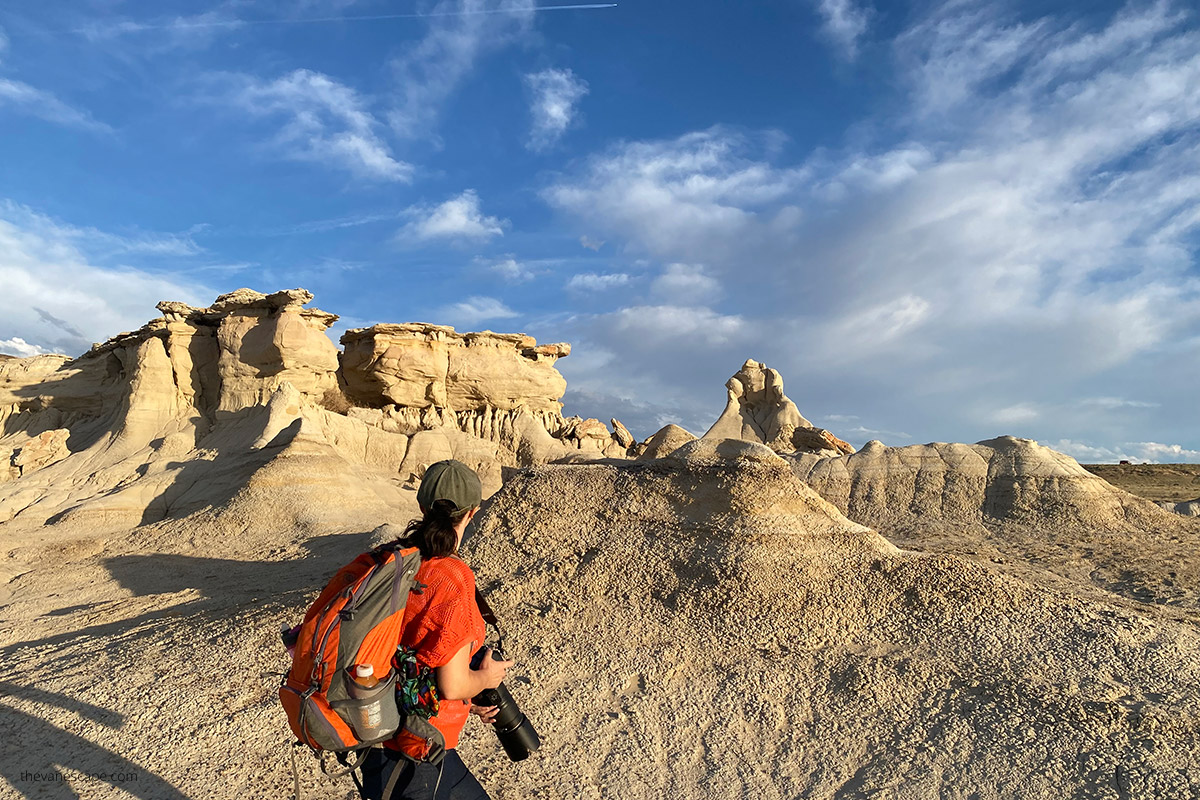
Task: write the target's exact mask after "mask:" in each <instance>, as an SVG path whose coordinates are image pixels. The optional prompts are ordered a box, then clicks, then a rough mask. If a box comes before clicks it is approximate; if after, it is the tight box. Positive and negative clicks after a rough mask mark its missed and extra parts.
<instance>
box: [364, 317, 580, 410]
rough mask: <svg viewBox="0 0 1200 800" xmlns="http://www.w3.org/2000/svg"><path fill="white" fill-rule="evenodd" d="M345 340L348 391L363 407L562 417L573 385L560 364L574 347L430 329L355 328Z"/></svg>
mask: <svg viewBox="0 0 1200 800" xmlns="http://www.w3.org/2000/svg"><path fill="white" fill-rule="evenodd" d="M341 341H342V345H343V347H344V348H345V350H344V352H343V353H342V359H341V360H342V379H343V381H344V384H345V392H346V394H347V396H348V397H349V398H350V399H351V400H352V401H353V402H355V403H357V404H359V405H363V406H368V407H372V408H381V407H383V406H387V405H395V406H398V407H403V408H431V407H434V408H439V409H445V410H448V411H453V412H460V411H483V410H486V409H494V410H497V411H513V410H515V409H518V408H525V409H526V410H528V411H530V412H531V413H535V414H537V413H552V414H557V413H560V412H561V411H562V403H561V402H559V400H560V399H561V398H562V396H563V393H564V392H565V391H566V390H567V382H566V380H565V379H564V378H563V376H562V374H561V373H559V371H558V370H556V369H554V363H555V362H556V361H557V360H558V359H560V358H562V357H563V356H567V355H570V353H571V346H570V345H569V344H546V345H540V346H539V345H538V343H537V341H536V340H535V339H533V338H532V337H530V336H525V335H523V334H509V333H492V332H491V331H483V332H482V333H458V332H457V331H455V330H454V328H450V327H447V326H445V325H426V324H423V323H409V324H404V325H391V324H387V325H373V326H371V327H369V328H355V329H352V330H350V331H347V332H346V333H345V335H343V336H342V339H341Z"/></svg>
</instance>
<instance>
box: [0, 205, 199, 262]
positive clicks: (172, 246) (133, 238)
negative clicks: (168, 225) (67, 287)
mask: <svg viewBox="0 0 1200 800" xmlns="http://www.w3.org/2000/svg"><path fill="white" fill-rule="evenodd" d="M0 219H3V220H6V221H8V222H9V223H10V224H12V225H14V226H17V227H19V228H21V229H24V230H26V231H29V232H31V233H32V234H33V235H36V236H38V237H40V238H41V239H42V240H43V241H46V242H53V243H59V244H62V245H69V246H70V247H72V248H76V247H77V248H79V249H80V250H81V251H83V252H86V253H87V254H88V255H89V256H90V257H91V258H94V259H101V260H104V259H108V258H110V257H113V256H176V257H184V256H194V255H199V254H201V253H203V252H204V248H203V247H201V246H200V245H199V244H198V243H197V242H196V240H195V238H194V237H195V235H196V234H197V233H200V232H202V231H203V230H205V228H206V226H203V225H199V226H195V227H193V228H192V229H191V230H189V231H185V232H182V233H158V232H148V231H138V230H135V231H130V232H127V233H124V234H117V233H112V232H111V231H102V230H98V229H97V228H92V227H86V228H85V227H79V226H77V225H70V224H68V223H65V222H62V221H60V220H54V219H51V218H50V217H47V216H45V215H42V214H38V213H37V212H35V211H33V210H32V209H29V208H27V207H26V206H23V205H20V204H18V203H14V202H13V201H11V200H0Z"/></svg>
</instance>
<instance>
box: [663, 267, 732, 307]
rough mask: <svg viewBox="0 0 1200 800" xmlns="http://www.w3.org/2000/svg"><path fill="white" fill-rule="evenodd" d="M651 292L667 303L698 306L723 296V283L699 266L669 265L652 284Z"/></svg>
mask: <svg viewBox="0 0 1200 800" xmlns="http://www.w3.org/2000/svg"><path fill="white" fill-rule="evenodd" d="M650 291H652V292H653V293H654V294H655V295H656V296H658V297H660V298H662V299H663V300H665V301H666V302H669V303H673V304H676V305H685V306H696V305H704V304H706V303H711V302H712V301H714V300H716V299H717V298H718V297H720V296H721V294H722V290H721V283H720V281H718V280H717V279H716V278H714V277H712V276H711V275H709V274H708V273H707V272H705V270H704V267H703V266H701V265H699V264H668V265H667V266H666V268H665V269H663V271H662V274H661V275H659V276H658V277H657V278H655V279H654V282H653V283H651V284H650Z"/></svg>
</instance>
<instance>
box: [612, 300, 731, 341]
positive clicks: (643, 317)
mask: <svg viewBox="0 0 1200 800" xmlns="http://www.w3.org/2000/svg"><path fill="white" fill-rule="evenodd" d="M611 318H612V322H613V326H614V327H615V328H616V329H617V330H618V331H620V332H622V333H624V334H631V333H632V334H635V335H636V336H638V337H646V338H647V339H651V338H653V339H659V340H661V339H666V340H675V341H678V340H680V339H691V340H693V341H698V342H703V343H705V344H707V345H723V344H726V343H728V342H729V341H730V340H731V339H732V338H733V337H735V336H737V335H738V334H740V333H742V332H743V331H744V329H745V322H744V321H743V320H742V318H741V317H740V316H738V315H736V314H720V313H718V312H716V311H713V310H712V309H711V308H702V307H700V308H697V307H690V306H668V305H661V306H630V307H628V308H622V309H620V310H619V311H616V312H614V313H613V314H612V315H611Z"/></svg>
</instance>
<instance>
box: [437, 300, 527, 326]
mask: <svg viewBox="0 0 1200 800" xmlns="http://www.w3.org/2000/svg"><path fill="white" fill-rule="evenodd" d="M519 316H520V314H518V313H517V312H516V311H513V310H512V309H511V308H509V307H508V306H506V305H504V303H502V302H501V301H500V300H498V299H496V298H495V297H478V296H476V297H468V298H467V299H466V300H463V301H461V302H458V303H453V304H451V305H448V306H444V307H442V308H441V309H440V310H439V311H438V317H439V318H440V319H448V320H450V321H451V322H452V323H453V324H455V325H459V326H464V325H465V326H469V325H476V324H478V323H480V322H484V321H485V320H491V319H512V318H513V317H519Z"/></svg>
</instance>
